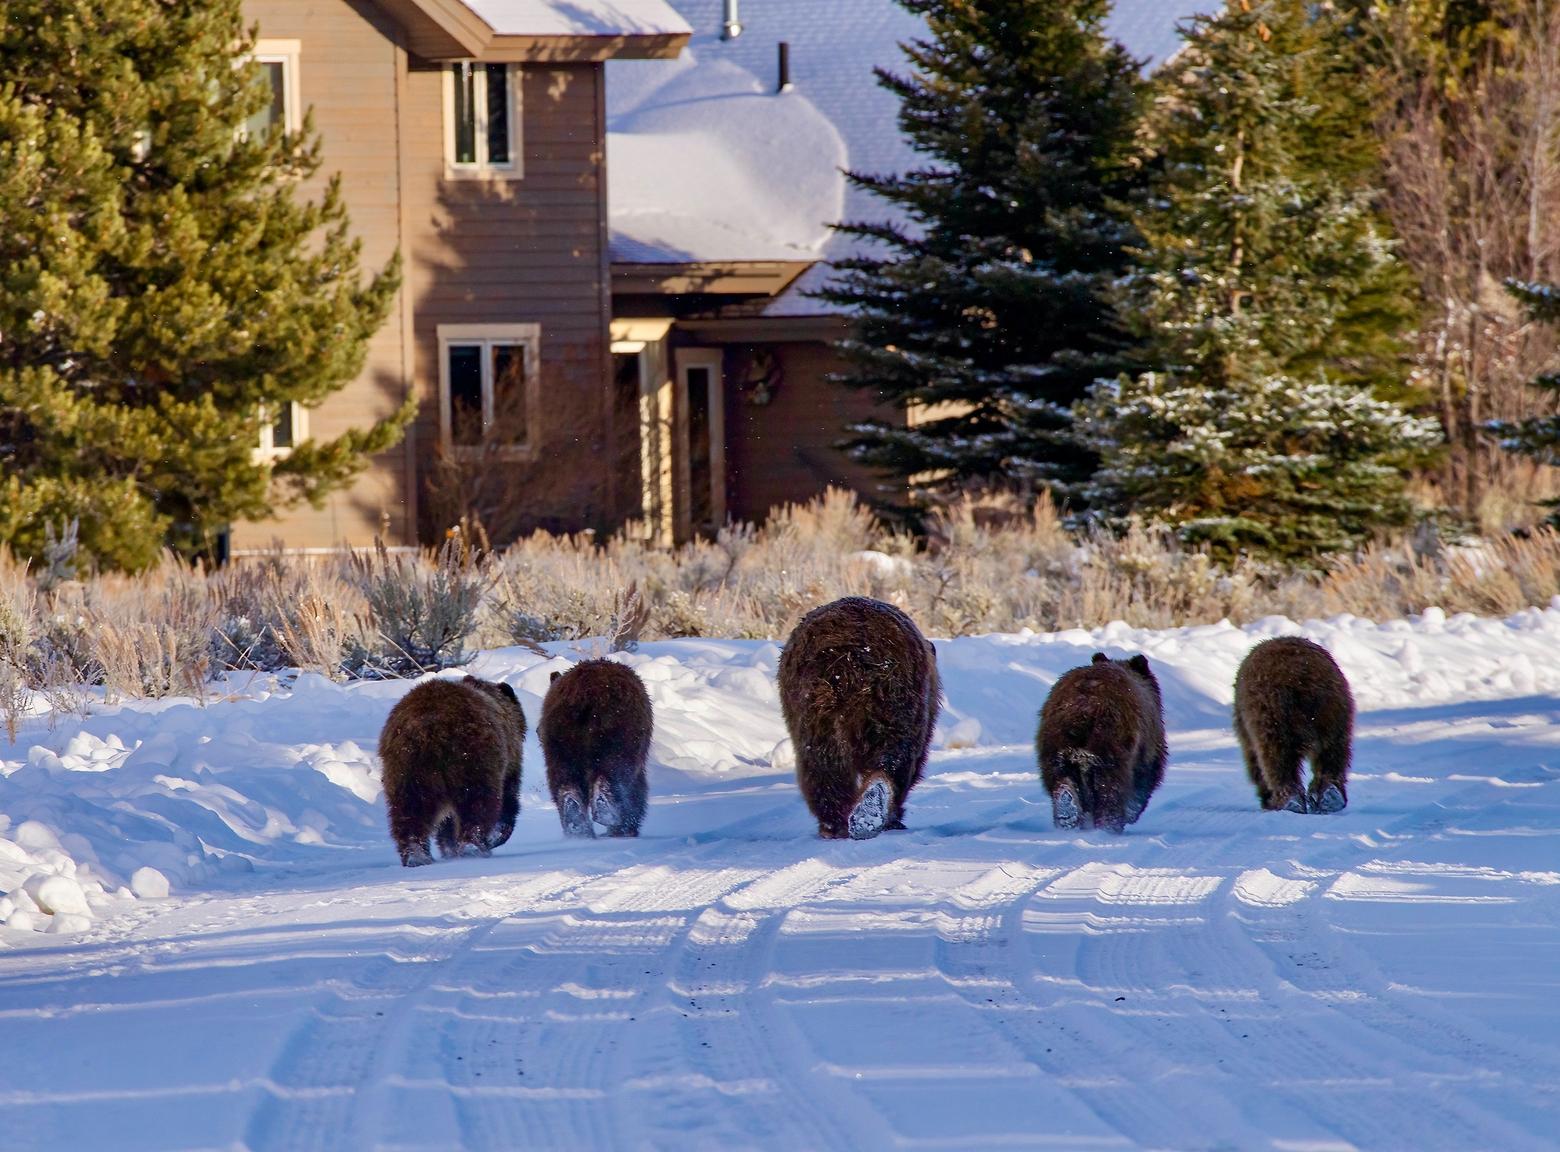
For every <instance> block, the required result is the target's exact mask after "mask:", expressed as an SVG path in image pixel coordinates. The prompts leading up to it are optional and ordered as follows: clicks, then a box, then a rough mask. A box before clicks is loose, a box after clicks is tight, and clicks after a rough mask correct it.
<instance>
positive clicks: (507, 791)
mask: <svg viewBox="0 0 1560 1152" xmlns="http://www.w3.org/2000/svg"><path fill="white" fill-rule="evenodd" d="M519 816H520V773H519V771H518V770H514V771H510V772H507V773H505V775H504V796H503V799H502V800H501V801H500V802H499V809H498V823H497V824H495V825H494V826H493V832H492V835H490V836H489V837H488V847H489V848H498V847H501V846H502V845H504V844H507V843H509V837H510V836H512V835H514V831H515V821H516V820H517V819H518V818H519Z"/></svg>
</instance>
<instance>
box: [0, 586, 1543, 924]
mask: <svg viewBox="0 0 1560 1152" xmlns="http://www.w3.org/2000/svg"><path fill="white" fill-rule="evenodd" d="M1277 635H1303V636H1307V637H1309V638H1311V639H1313V640H1315V641H1317V642H1318V643H1320V644H1322V645H1323V646H1325V647H1326V648H1327V649H1328V650H1329V651H1331V652H1332V653H1333V655H1334V657H1335V658H1336V659H1337V660H1338V662H1339V664H1340V666H1341V667H1342V668H1343V670H1344V672H1345V673H1346V674H1347V675H1348V677H1349V679H1350V681H1351V683H1352V685H1353V688H1354V693H1355V697H1356V699H1357V701H1358V703H1359V706H1360V710H1361V727H1362V731H1368V730H1369V726H1370V724H1371V723H1372V720H1371V714H1373V713H1376V714H1379V713H1383V712H1389V711H1393V710H1397V711H1404V710H1416V709H1427V708H1431V707H1445V706H1447V705H1455V704H1462V703H1467V702H1469V701H1474V700H1507V699H1510V700H1516V701H1520V700H1522V699H1524V698H1528V697H1533V696H1539V695H1556V694H1560V661H1556V660H1555V658H1554V653H1555V652H1556V651H1560V606H1552V607H1550V608H1547V609H1532V610H1529V611H1526V612H1520V613H1517V614H1516V615H1514V616H1511V617H1509V618H1507V619H1504V620H1495V619H1483V618H1479V617H1474V616H1469V615H1456V616H1450V617H1448V616H1447V615H1446V614H1445V613H1443V612H1440V611H1439V610H1436V609H1432V610H1429V611H1426V612H1425V613H1424V614H1423V615H1422V616H1419V617H1416V618H1413V619H1409V620H1396V621H1390V622H1388V623H1385V624H1374V623H1371V622H1370V621H1366V620H1361V619H1358V618H1355V617H1349V616H1342V617H1338V618H1336V619H1333V620H1328V621H1309V622H1307V623H1304V624H1300V623H1296V622H1294V621H1292V620H1287V619H1283V618H1269V619H1264V620H1261V621H1257V622H1256V623H1254V624H1251V625H1249V626H1247V627H1244V628H1236V627H1234V626H1233V625H1231V624H1229V623H1227V622H1225V623H1219V624H1212V625H1203V626H1196V627H1187V628H1176V629H1166V630H1148V629H1137V628H1130V627H1128V626H1126V625H1124V624H1121V623H1119V622H1118V623H1113V624H1110V625H1107V626H1105V627H1103V628H1097V629H1094V630H1092V631H1090V630H1081V629H1077V630H1071V631H1066V632H1059V633H1054V634H1047V635H1038V634H1033V633H1021V634H1016V635H992V636H979V637H966V638H960V639H955V640H941V641H937V651H938V664H939V669H940V672H941V675H942V679H943V684H944V692H945V700H946V703H945V710H944V712H943V716H942V719H941V722H940V724H939V729H938V733H937V737H936V739H937V746H938V747H939V748H940V749H942V750H944V752H950V753H958V752H963V753H965V754H968V753H969V752H971V751H973V750H977V749H987V748H998V749H1000V748H1004V747H1013V748H1019V749H1022V748H1025V747H1027V746H1029V745H1030V744H1031V743H1032V741H1033V739H1034V730H1035V719H1036V714H1037V712H1038V709H1039V706H1040V704H1041V702H1042V701H1043V700H1044V698H1045V695H1046V693H1047V692H1048V691H1049V689H1050V686H1051V685H1052V684H1053V683H1054V682H1055V681H1056V679H1057V678H1058V677H1059V676H1060V675H1061V674H1062V673H1063V672H1065V671H1066V670H1067V669H1069V668H1072V667H1075V666H1077V665H1079V664H1083V663H1086V662H1087V661H1088V659H1089V657H1090V656H1091V655H1092V653H1094V652H1095V651H1104V652H1106V653H1107V654H1109V655H1111V656H1123V655H1127V654H1130V653H1134V652H1142V653H1144V654H1146V655H1147V656H1148V658H1149V660H1150V661H1151V662H1152V664H1153V666H1154V669H1155V671H1156V673H1157V674H1158V677H1159V680H1160V683H1161V685H1162V686H1163V689H1164V695H1165V706H1166V712H1167V718H1168V720H1169V722H1170V726H1171V728H1172V729H1173V730H1174V731H1175V732H1176V737H1175V739H1174V740H1173V742H1172V749H1171V753H1172V763H1173V762H1174V761H1175V759H1176V758H1177V757H1178V756H1179V755H1181V754H1183V753H1184V752H1195V750H1196V749H1197V748H1198V747H1203V746H1212V745H1213V744H1220V745H1222V744H1223V743H1227V742H1228V739H1229V707H1230V702H1231V698H1232V684H1233V680H1234V675H1235V670H1236V668H1237V667H1238V665H1239V663H1240V661H1241V659H1242V658H1243V657H1244V656H1245V654H1246V652H1247V651H1248V650H1249V649H1250V648H1251V646H1252V645H1253V644H1255V643H1257V642H1258V641H1259V640H1262V639H1266V638H1267V637H1270V636H1277ZM591 654H593V652H592V646H591V645H589V644H581V645H567V644H558V645H553V646H551V649H550V651H549V653H548V654H547V655H542V654H538V653H535V652H531V651H529V650H525V649H519V648H509V649H499V650H495V651H491V652H485V653H482V654H481V655H479V656H478V657H477V658H476V659H475V660H474V661H473V663H472V665H471V667H470V669H469V670H470V671H471V672H472V673H473V674H475V675H480V676H485V677H490V678H495V679H502V680H505V681H507V682H508V683H509V684H511V685H512V686H514V687H515V689H516V691H517V692H518V694H519V696H520V699H521V702H522V705H523V706H524V708H525V711H526V715H527V717H528V718H529V719H530V721H531V725H532V735H531V737H530V739H529V740H528V742H527V746H526V750H525V788H524V803H525V804H526V805H527V806H528V808H533V807H537V806H546V805H547V803H548V800H547V797H546V791H545V786H544V777H543V768H542V757H541V753H540V748H539V747H538V745H537V744H536V740H535V735H534V728H535V723H536V720H537V718H538V717H539V715H540V708H541V700H542V697H543V695H544V694H545V692H546V690H547V685H548V678H549V674H550V672H551V671H553V670H555V669H556V668H558V667H559V666H560V664H561V663H568V662H572V661H574V660H577V659H580V658H583V657H584V656H587V655H591ZM779 656H780V646H779V645H778V644H775V643H772V642H767V641H743V640H679V641H661V642H654V643H647V644H644V645H643V646H642V648H641V650H640V651H639V652H637V653H635V654H633V655H619V656H617V657H615V658H616V659H620V660H622V661H623V662H624V663H626V664H629V665H630V666H632V667H633V668H634V669H635V670H636V671H637V672H638V673H639V675H640V676H641V677H642V678H643V679H644V681H645V684H646V687H647V689H648V690H649V692H650V696H651V701H652V704H653V706H654V708H655V716H656V729H655V739H654V743H653V745H652V750H651V757H652V790H653V793H654V792H655V791H659V790H666V789H670V790H676V789H684V790H689V789H691V790H692V792H693V793H697V792H698V791H699V789H700V788H703V787H707V786H709V784H710V783H711V782H716V781H720V782H728V783H729V782H731V781H742V780H747V779H753V780H755V781H759V780H764V781H771V782H772V781H774V780H775V779H776V776H777V774H780V776H781V777H782V778H783V776H784V775H785V774H787V773H789V772H790V771H791V770H792V769H793V768H794V765H795V751H794V749H793V748H792V747H791V744H790V741H789V739H788V738H787V734H786V731H785V727H784V724H783V723H782V721H781V717H780V708H779V699H778V696H777V694H776V690H775V672H776V668H777V665H778V662H779ZM458 674H459V673H451V675H458ZM412 683H413V682H411V681H401V682H374V683H368V682H364V683H352V684H335V683H332V682H330V681H328V680H324V679H322V678H320V677H317V676H300V677H298V678H297V680H296V682H295V683H294V684H293V686H292V687H291V688H282V687H276V686H275V682H274V681H271V680H267V681H265V683H264V687H263V689H260V688H257V689H256V690H255V691H254V692H253V694H251V695H246V694H245V693H244V692H243V691H242V689H241V686H240V687H235V686H231V685H230V688H233V690H232V691H230V692H228V693H227V694H225V695H224V697H223V698H221V699H220V700H217V701H215V702H212V703H209V704H207V705H206V706H204V707H202V706H200V705H199V704H197V703H196V702H195V701H191V700H185V701H174V702H172V703H169V702H167V701H162V702H157V703H152V702H143V703H130V704H123V705H117V706H106V705H99V706H98V707H97V708H96V709H95V711H94V712H93V714H92V715H90V716H88V717H87V718H86V719H84V720H82V719H79V718H63V717H59V718H56V725H55V727H54V728H53V729H52V730H51V729H49V728H48V727H47V722H46V719H45V718H39V719H34V720H32V721H29V724H28V726H27V727H26V728H25V729H24V731H23V734H22V738H21V740H19V741H18V743H17V744H16V745H14V746H13V747H11V748H10V749H9V751H8V752H7V753H6V754H5V756H4V758H3V759H0V813H4V814H3V815H0V921H3V923H4V924H5V925H6V927H7V928H9V929H13V930H14V929H22V930H28V931H56V932H58V931H82V930H84V929H85V928H87V927H89V926H90V925H91V924H92V923H93V922H95V921H97V920H98V919H100V918H102V917H103V916H105V915H109V914H112V913H113V912H115V911H116V910H119V909H122V908H124V907H126V906H128V905H129V904H130V903H132V902H134V901H136V900H140V899H160V898H164V897H166V896H168V895H170V894H174V895H177V894H179V893H183V892H188V891H192V890H200V889H220V888H223V887H227V886H232V885H239V884H245V883H249V882H250V881H249V880H248V879H247V877H248V876H249V874H250V873H251V872H253V871H254V870H256V869H261V870H266V871H269V872H274V871H275V870H277V869H279V868H286V867H292V866H298V865H302V864H306V863H311V862H313V863H318V862H320V861H324V860H330V859H340V860H343V861H350V862H373V863H376V864H377V863H382V862H384V861H387V860H392V859H393V850H392V848H391V846H390V842H389V838H388V835H387V834H386V831H385V824H384V807H383V802H382V799H381V791H380V784H379V765H378V761H377V756H376V750H377V741H378V736H379V730H380V728H381V727H382V725H383V724H384V720H385V717H386V716H387V715H388V713H389V711H390V709H391V708H392V707H393V706H394V704H395V703H396V701H397V700H399V699H400V697H401V696H402V695H403V694H404V693H405V692H406V691H408V690H409V689H410V688H411V686H412ZM1515 722H1516V721H1514V723H1515ZM1357 770H1358V771H1361V772H1368V765H1364V766H1360V767H1358V768H1357ZM1172 771H1174V768H1173V767H1172ZM1399 775H1400V777H1401V774H1399ZM1484 776H1489V777H1490V778H1491V779H1495V778H1499V780H1498V782H1499V783H1500V785H1501V786H1502V787H1507V788H1522V787H1529V786H1538V785H1539V784H1542V783H1545V782H1547V779H1548V778H1547V777H1543V778H1542V779H1540V778H1538V777H1535V778H1534V779H1532V780H1526V779H1517V778H1515V777H1510V778H1508V776H1505V775H1502V774H1501V773H1500V772H1499V771H1498V766H1490V768H1489V769H1488V770H1487V771H1485V772H1484V773H1483V774H1482V775H1478V778H1479V779H1483V778H1484ZM1470 778H1474V777H1470ZM1402 779H1407V778H1406V777H1402ZM763 786H769V785H763ZM1306 890H1308V889H1306V887H1305V885H1304V884H1303V883H1299V882H1297V881H1294V880H1292V879H1288V878H1283V877H1276V876H1264V875H1261V874H1260V873H1258V872H1253V873H1252V874H1251V875H1249V876H1247V877H1243V879H1242V882H1241V884H1240V885H1239V892H1240V894H1241V897H1242V899H1243V900H1245V901H1246V902H1247V903H1249V904H1251V905H1254V906H1281V905H1283V904H1285V903H1287V902H1289V901H1290V900H1292V899H1297V898H1299V897H1298V896H1297V895H1296V894H1297V893H1300V894H1303V892H1304V891H1306Z"/></svg>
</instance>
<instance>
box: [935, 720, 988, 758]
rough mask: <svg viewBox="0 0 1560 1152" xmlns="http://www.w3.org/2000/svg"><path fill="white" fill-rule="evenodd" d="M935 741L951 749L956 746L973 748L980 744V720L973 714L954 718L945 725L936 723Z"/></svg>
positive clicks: (956, 747)
mask: <svg viewBox="0 0 1560 1152" xmlns="http://www.w3.org/2000/svg"><path fill="white" fill-rule="evenodd" d="M938 728H939V731H938V733H937V743H938V744H939V745H941V746H942V747H943V748H946V749H948V750H949V751H953V750H955V749H958V748H974V747H976V746H978V745H979V744H980V734H981V726H980V721H979V720H977V719H976V718H975V717H973V716H966V717H964V718H963V719H962V720H955V721H954V722H953V723H951V724H948V725H947V726H946V727H944V726H943V725H941V724H940V725H938Z"/></svg>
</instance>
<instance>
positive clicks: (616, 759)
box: [536, 660, 655, 837]
mask: <svg viewBox="0 0 1560 1152" xmlns="http://www.w3.org/2000/svg"><path fill="white" fill-rule="evenodd" d="M654 721H655V717H654V715H653V713H652V712H651V710H650V694H649V693H648V692H646V691H645V685H644V682H643V681H642V680H640V679H639V676H638V674H637V673H636V672H635V671H634V670H633V669H632V668H628V667H625V666H624V665H622V664H619V663H617V662H616V661H613V660H584V661H581V662H580V663H578V664H576V665H575V666H574V667H573V668H570V669H569V670H568V671H567V672H554V673H553V675H552V686H551V687H550V688H549V689H548V690H547V698H546V699H545V700H543V701H542V718H541V720H540V721H539V722H538V724H537V726H536V735H537V737H538V738H539V739H540V740H541V742H542V755H543V756H544V757H545V758H546V760H547V787H548V790H549V791H551V792H552V798H553V803H555V804H556V805H557V806H558V820H559V822H560V823H561V824H562V825H563V831H564V834H565V835H567V836H592V837H593V836H595V835H596V830H595V828H594V827H592V823H595V824H600V825H602V826H603V827H605V828H606V830H607V835H609V836H638V835H639V825H640V822H641V821H643V820H644V818H645V802H646V800H647V799H648V797H649V793H650V783H649V780H648V779H647V777H646V776H645V761H646V760H648V759H649V757H650V734H651V731H652V729H653V727H654Z"/></svg>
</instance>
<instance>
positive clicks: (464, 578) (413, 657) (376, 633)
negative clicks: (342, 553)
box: [348, 540, 492, 676]
mask: <svg viewBox="0 0 1560 1152" xmlns="http://www.w3.org/2000/svg"><path fill="white" fill-rule="evenodd" d="M348 572H349V576H350V578H351V579H352V581H353V582H354V583H355V584H356V585H357V588H358V591H360V592H361V593H362V595H363V597H364V599H365V600H367V602H368V612H369V621H370V625H371V628H372V632H373V637H374V641H375V644H374V649H373V650H371V651H369V652H366V653H364V654H363V661H362V664H361V667H360V668H359V669H357V671H359V672H360V673H362V674H367V675H375V674H378V675H392V676H406V675H417V674H419V673H422V672H431V671H435V670H437V669H440V668H449V667H452V666H453V665H456V664H464V663H465V662H466V661H467V660H468V659H470V654H469V653H468V652H467V651H466V648H465V645H466V640H467V639H468V638H469V637H470V636H471V634H472V633H473V632H474V631H476V627H477V612H478V609H479V608H480V607H481V605H482V600H483V597H484V596H485V595H486V593H487V591H488V588H489V586H490V585H491V583H492V579H491V577H490V575H489V573H488V570H487V564H486V563H485V562H484V561H481V560H478V559H475V558H473V557H472V556H471V555H469V554H468V553H466V551H465V550H464V549H463V548H462V547H461V545H460V542H459V541H458V540H450V541H448V542H446V544H445V545H444V547H443V548H441V549H440V550H439V551H438V552H437V553H436V554H435V555H434V556H433V557H432V558H425V557H420V556H419V557H412V556H404V555H397V556H391V555H390V553H389V551H388V550H387V549H386V548H385V546H384V544H383V542H376V545H375V548H374V551H373V552H371V553H367V554H360V555H355V556H353V558H352V562H351V564H350V565H349V567H348Z"/></svg>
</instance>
